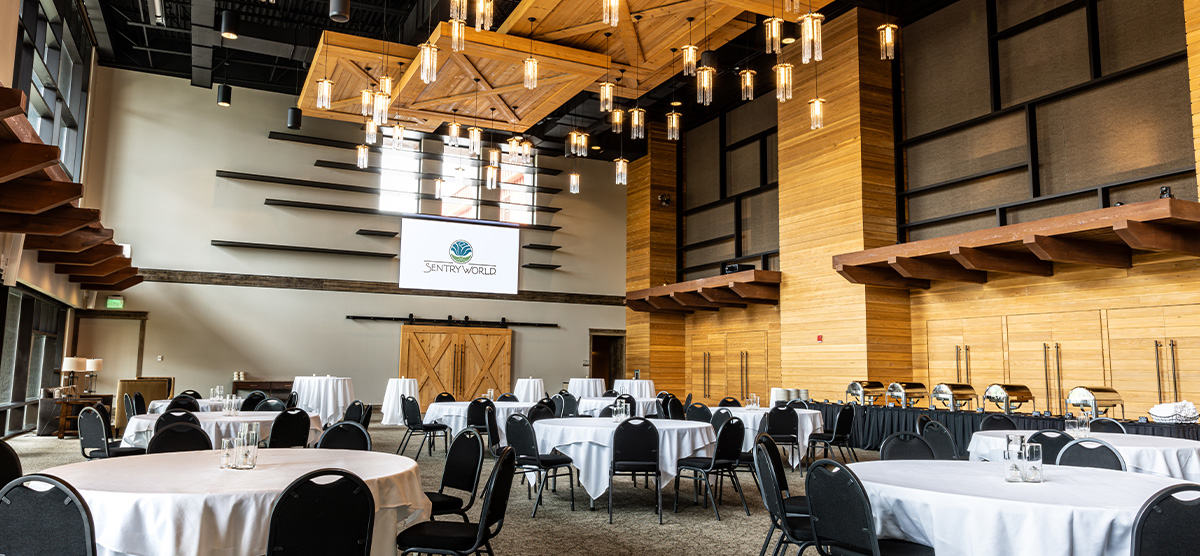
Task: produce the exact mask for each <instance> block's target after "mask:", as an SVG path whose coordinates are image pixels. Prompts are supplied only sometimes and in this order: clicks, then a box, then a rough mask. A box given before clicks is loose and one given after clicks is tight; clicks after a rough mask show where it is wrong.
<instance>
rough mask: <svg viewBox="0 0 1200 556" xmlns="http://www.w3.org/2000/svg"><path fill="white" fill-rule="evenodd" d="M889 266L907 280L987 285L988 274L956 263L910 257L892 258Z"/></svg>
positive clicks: (889, 260)
mask: <svg viewBox="0 0 1200 556" xmlns="http://www.w3.org/2000/svg"><path fill="white" fill-rule="evenodd" d="M888 266H890V267H892V269H894V270H895V271H896V272H898V273H900V275H901V276H903V277H905V278H916V279H918V280H946V281H951V282H970V283H973V284H985V283H987V273H986V272H982V271H979V270H969V269H966V268H963V267H962V265H959V264H958V263H956V262H954V263H951V262H946V261H937V260H933V259H917V258H909V257H891V258H889V259H888Z"/></svg>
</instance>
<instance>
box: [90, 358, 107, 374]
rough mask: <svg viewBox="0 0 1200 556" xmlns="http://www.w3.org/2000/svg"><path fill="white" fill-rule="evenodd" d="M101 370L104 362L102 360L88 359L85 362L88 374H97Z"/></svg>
mask: <svg viewBox="0 0 1200 556" xmlns="http://www.w3.org/2000/svg"><path fill="white" fill-rule="evenodd" d="M102 370H104V360H103V359H88V360H87V371H88V372H89V373H98V372H100V371H102Z"/></svg>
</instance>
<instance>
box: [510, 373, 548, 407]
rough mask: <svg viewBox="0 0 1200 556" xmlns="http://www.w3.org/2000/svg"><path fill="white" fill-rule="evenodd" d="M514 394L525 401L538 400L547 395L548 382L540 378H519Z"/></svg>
mask: <svg viewBox="0 0 1200 556" xmlns="http://www.w3.org/2000/svg"><path fill="white" fill-rule="evenodd" d="M512 393H513V395H514V396H516V397H517V399H518V400H520V401H523V402H530V403H532V402H536V401H538V400H540V399H542V396H545V395H546V383H545V382H543V381H542V379H540V378H533V377H529V378H518V379H517V385H516V386H515V387H514V388H513V392H512Z"/></svg>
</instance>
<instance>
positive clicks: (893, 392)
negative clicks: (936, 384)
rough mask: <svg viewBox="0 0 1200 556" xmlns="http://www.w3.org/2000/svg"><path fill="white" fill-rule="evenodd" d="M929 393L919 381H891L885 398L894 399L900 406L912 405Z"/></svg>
mask: <svg viewBox="0 0 1200 556" xmlns="http://www.w3.org/2000/svg"><path fill="white" fill-rule="evenodd" d="M928 395H929V390H928V389H926V388H925V385H924V384H922V383H920V382H893V383H891V384H889V385H888V387H887V398H886V399H887V400H889V401H890V400H896V401H897V402H899V404H900V407H912V406H914V405H917V402H919V401H921V400H922V399H924V398H925V397H926V396H928Z"/></svg>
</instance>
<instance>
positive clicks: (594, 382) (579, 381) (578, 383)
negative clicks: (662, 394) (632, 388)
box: [521, 378, 654, 399]
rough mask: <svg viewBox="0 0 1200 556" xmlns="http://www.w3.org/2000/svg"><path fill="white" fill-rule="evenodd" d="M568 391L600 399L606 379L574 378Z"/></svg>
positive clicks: (577, 395) (568, 383)
mask: <svg viewBox="0 0 1200 556" xmlns="http://www.w3.org/2000/svg"><path fill="white" fill-rule="evenodd" d="M567 391H568V392H570V393H571V395H572V396H575V397H576V398H599V397H600V396H602V395H603V394H604V379H602V378H572V379H571V380H569V381H567ZM650 397H651V398H653V397H654V396H653V395H651V396H650ZM521 399H524V398H521Z"/></svg>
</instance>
